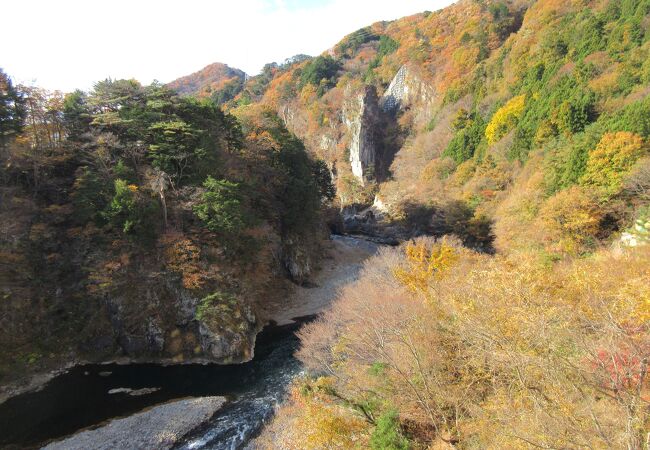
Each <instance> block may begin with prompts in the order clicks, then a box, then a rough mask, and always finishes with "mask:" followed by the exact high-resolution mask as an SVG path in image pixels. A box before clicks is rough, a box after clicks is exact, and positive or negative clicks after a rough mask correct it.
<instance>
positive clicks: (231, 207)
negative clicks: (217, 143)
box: [194, 176, 246, 236]
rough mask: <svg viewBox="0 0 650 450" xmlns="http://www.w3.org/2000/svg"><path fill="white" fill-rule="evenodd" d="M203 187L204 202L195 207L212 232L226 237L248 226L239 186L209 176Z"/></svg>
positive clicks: (197, 214)
mask: <svg viewBox="0 0 650 450" xmlns="http://www.w3.org/2000/svg"><path fill="white" fill-rule="evenodd" d="M203 187H204V188H205V192H204V193H203V195H202V197H201V199H202V201H201V203H199V204H198V205H196V206H194V213H195V214H196V216H197V217H198V218H199V219H201V220H202V221H203V223H204V224H205V226H206V228H207V229H208V230H210V231H213V232H215V233H220V234H222V235H226V236H233V235H237V234H239V233H240V232H241V231H242V230H243V228H244V227H245V226H246V223H245V220H244V217H243V214H242V202H241V194H240V188H239V184H237V183H232V182H230V181H227V180H215V179H214V178H212V177H210V176H208V178H207V179H206V180H205V182H204V183H203Z"/></svg>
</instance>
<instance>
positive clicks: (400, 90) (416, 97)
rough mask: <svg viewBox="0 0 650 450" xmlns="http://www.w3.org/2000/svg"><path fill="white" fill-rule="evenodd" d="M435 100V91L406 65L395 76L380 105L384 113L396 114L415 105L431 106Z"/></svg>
mask: <svg viewBox="0 0 650 450" xmlns="http://www.w3.org/2000/svg"><path fill="white" fill-rule="evenodd" d="M435 98H436V92H435V90H434V89H433V88H432V87H431V86H430V85H429V84H427V83H426V82H424V81H423V80H422V78H421V77H420V76H418V75H417V73H415V72H414V71H413V70H412V69H410V68H409V67H408V66H406V65H404V66H402V67H400V69H399V70H398V71H397V73H396V74H395V77H394V78H393V80H392V81H391V83H390V85H389V86H388V89H386V92H384V95H382V97H381V100H380V101H379V104H380V106H381V109H382V110H383V111H384V112H386V113H395V112H396V111H397V110H399V109H400V108H404V107H405V106H407V105H411V104H414V103H418V104H430V103H432V102H433V101H434V100H435Z"/></svg>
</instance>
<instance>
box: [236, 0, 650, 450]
mask: <svg viewBox="0 0 650 450" xmlns="http://www.w3.org/2000/svg"><path fill="white" fill-rule="evenodd" d="M649 27H650V2H648V1H646V0H623V1H606V0H598V1H554V0H538V1H474V0H465V1H460V2H458V3H456V4H454V5H452V6H450V7H448V8H446V9H444V10H441V11H437V12H425V13H422V14H418V15H415V16H412V17H406V18H404V19H400V20H397V21H394V22H388V23H376V24H373V25H371V26H368V27H367V28H363V29H361V30H358V31H357V32H354V33H352V34H350V35H349V36H347V37H345V38H344V39H343V40H342V41H341V42H340V43H339V44H338V45H336V46H335V47H334V48H332V49H330V50H329V51H327V52H326V53H324V54H322V55H320V56H318V57H316V58H312V59H309V60H304V61H296V62H295V63H291V62H290V61H289V64H285V65H283V66H273V67H270V68H269V72H270V76H268V75H266V74H263V75H261V76H258V77H254V78H252V79H251V80H249V81H248V82H247V84H246V86H245V88H244V90H243V91H242V93H241V94H239V95H238V97H236V98H235V99H234V100H233V101H231V102H230V103H229V104H228V105H227V107H228V108H229V109H230V110H231V111H233V112H234V113H235V114H239V113H240V111H245V110H247V109H251V108H258V107H259V105H260V104H261V105H266V106H267V107H271V108H274V109H275V110H276V111H277V112H278V114H279V115H280V117H282V119H283V120H284V121H285V123H286V124H287V127H288V128H289V129H290V130H292V131H293V132H295V133H296V134H297V135H298V136H299V137H301V138H302V139H303V140H304V142H305V143H306V146H307V148H308V150H309V151H310V152H312V154H314V155H318V157H319V158H322V159H323V160H325V161H326V162H327V164H328V167H329V169H330V171H331V172H332V174H333V176H334V178H335V180H336V187H337V198H338V201H339V203H340V206H341V208H343V209H342V211H343V216H344V217H343V218H344V225H343V226H344V229H347V230H348V231H359V230H360V231H362V232H365V233H368V234H371V235H375V236H382V235H383V236H386V235H387V234H389V235H391V236H395V237H398V238H402V239H404V238H409V237H416V236H419V235H422V234H433V235H436V236H441V235H444V234H452V235H455V237H452V238H446V239H445V240H441V241H434V240H432V239H430V238H417V239H415V240H412V241H409V243H407V244H403V245H402V246H400V247H399V248H397V249H392V250H386V251H384V252H383V253H382V254H381V255H380V256H378V257H376V258H374V259H372V260H371V261H369V262H368V263H367V264H366V269H365V272H364V274H363V275H362V277H361V279H360V280H359V281H357V282H356V283H353V284H352V285H350V286H348V287H347V288H346V289H344V290H343V292H342V293H341V294H340V296H339V299H338V301H337V302H336V303H335V305H334V306H333V308H332V310H331V311H330V312H328V313H326V314H325V315H324V317H322V318H321V319H320V320H319V321H318V322H317V323H315V324H312V325H309V326H307V327H306V328H305V329H303V331H302V332H301V337H302V350H301V351H300V353H299V357H300V359H301V360H302V361H303V362H304V363H305V365H306V367H307V369H308V371H307V374H306V375H305V377H304V378H303V379H301V380H299V381H297V382H295V383H294V388H293V391H292V394H291V398H290V400H289V402H288V404H287V405H285V406H284V407H283V408H282V409H281V410H280V412H279V414H278V416H277V417H276V419H275V420H274V422H273V424H272V425H271V426H270V427H269V429H267V430H266V432H265V433H264V435H263V436H262V438H261V439H260V445H262V446H267V447H269V448H278V447H279V448H296V449H298V448H300V449H304V448H314V449H316V448H367V447H370V448H374V449H386V448H390V449H407V448H627V449H641V448H647V447H648V445H650V444H649V441H648V439H650V434H649V432H650V378H649V377H648V362H649V361H650V346H649V343H650V264H649V263H650V254H649V253H648V246H647V243H648V242H649V239H650V238H649V236H650V235H649V230H650V223H648V220H649V219H650V209H649V208H650V141H649V138H650V128H649V124H650V122H649V120H650V97H649V96H648V94H650V58H649V56H650V55H649V53H650V29H649ZM260 85H264V86H266V87H265V90H264V92H263V93H261V94H260V93H259V92H258V91H254V90H253V88H255V89H259V86H260ZM468 247H469V249H468ZM486 253H487V254H486ZM489 253H495V254H496V255H494V256H489V255H488V254H489Z"/></svg>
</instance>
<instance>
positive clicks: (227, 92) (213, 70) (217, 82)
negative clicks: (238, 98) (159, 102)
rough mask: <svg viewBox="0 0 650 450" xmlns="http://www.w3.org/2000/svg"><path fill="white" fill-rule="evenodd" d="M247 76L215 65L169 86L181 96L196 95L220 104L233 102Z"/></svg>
mask: <svg viewBox="0 0 650 450" xmlns="http://www.w3.org/2000/svg"><path fill="white" fill-rule="evenodd" d="M245 79H246V74H245V73H244V72H243V71H241V70H239V69H234V68H232V67H228V66H227V65H226V64H221V63H213V64H210V65H208V66H205V67H204V68H203V69H201V70H199V71H197V72H194V73H192V74H190V75H186V76H184V77H181V78H177V79H176V80H174V81H172V82H170V83H168V84H167V87H168V88H170V89H172V90H173V91H176V92H177V93H178V94H180V95H194V96H197V97H199V98H203V97H212V96H215V98H216V99H217V100H218V103H223V102H225V101H228V100H231V99H232V98H233V97H234V96H235V95H237V94H238V93H239V91H240V90H241V86H242V85H243V83H244V80H245Z"/></svg>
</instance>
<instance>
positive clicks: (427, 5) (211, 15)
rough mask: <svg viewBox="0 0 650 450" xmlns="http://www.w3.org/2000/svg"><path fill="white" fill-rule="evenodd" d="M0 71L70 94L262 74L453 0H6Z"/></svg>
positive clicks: (18, 80)
mask: <svg viewBox="0 0 650 450" xmlns="http://www.w3.org/2000/svg"><path fill="white" fill-rule="evenodd" d="M2 3H3V4H2V15H3V16H4V17H3V19H4V20H3V21H2V28H3V30H2V35H3V43H2V44H1V45H0V68H2V69H3V70H4V71H5V72H6V73H7V74H9V75H10V76H11V77H12V78H13V79H14V81H15V82H18V83H23V84H29V85H38V86H41V87H44V88H46V89H50V90H55V89H59V90H62V91H65V92H69V91H72V90H74V89H77V88H79V89H84V90H88V89H90V88H91V87H92V85H93V83H95V82H96V81H100V80H103V79H106V78H109V77H110V78H118V79H119V78H135V79H137V80H139V81H140V82H142V83H144V84H148V83H150V82H151V81H153V80H158V81H161V82H165V83H166V82H169V81H172V80H174V79H176V78H178V77H180V76H183V75H188V74H190V73H192V72H196V71H197V70H200V69H201V68H203V67H205V66H206V65H208V64H211V63H213V62H222V63H225V64H228V65H229V66H231V67H236V68H239V69H242V70H244V71H245V72H247V73H248V74H250V75H255V74H257V73H258V72H259V71H260V69H261V68H262V66H263V65H264V64H266V63H268V62H273V61H277V62H282V61H283V60H284V59H286V58H288V57H291V56H293V55H296V54H299V53H304V54H307V55H318V54H320V53H322V52H323V51H325V50H327V49H328V48H331V47H333V46H334V45H335V44H336V43H337V42H338V41H339V40H340V39H341V38H343V36H345V35H346V34H349V33H351V32H353V31H355V30H357V29H359V28H362V27H364V26H367V25H370V24H371V23H373V22H377V21H379V20H393V19H397V18H400V17H403V16H407V15H411V14H415V13H418V12H422V11H426V10H429V11H435V10H438V9H440V8H442V7H444V6H447V5H449V4H451V3H452V0H227V1H223V0H174V1H171V0H157V1H156V0H104V1H98V0H4V1H3V2H2Z"/></svg>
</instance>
